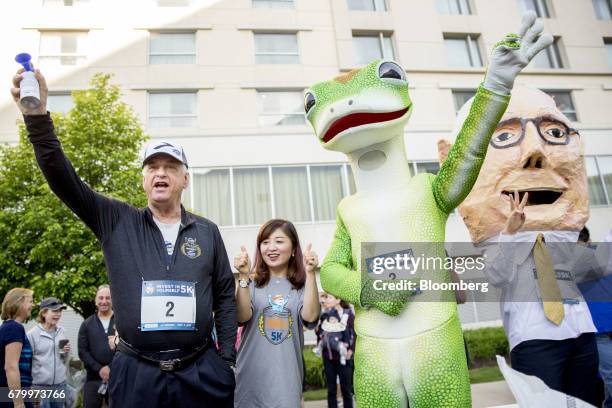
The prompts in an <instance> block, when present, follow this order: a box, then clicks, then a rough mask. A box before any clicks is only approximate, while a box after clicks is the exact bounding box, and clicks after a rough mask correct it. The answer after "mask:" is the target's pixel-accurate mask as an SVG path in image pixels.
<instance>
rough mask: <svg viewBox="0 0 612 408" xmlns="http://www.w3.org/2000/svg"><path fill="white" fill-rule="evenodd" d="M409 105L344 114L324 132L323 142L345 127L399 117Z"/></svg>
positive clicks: (386, 120) (406, 110)
mask: <svg viewBox="0 0 612 408" xmlns="http://www.w3.org/2000/svg"><path fill="white" fill-rule="evenodd" d="M408 109H410V106H409V107H407V108H405V109H402V110H398V111H395V112H378V113H371V112H360V113H351V114H350V115H346V116H343V117H341V118H340V119H338V120H336V121H335V122H334V123H333V124H332V125H331V126H330V127H329V129H327V132H325V135H324V136H323V142H325V143H327V142H329V141H330V140H332V139H333V138H334V137H335V136H336V135H338V134H339V133H342V132H344V131H345V130H347V129H350V128H354V127H357V126H362V125H367V124H370V123H380V122H388V121H390V120H395V119H399V118H401V117H402V116H404V115H405V114H406V112H408Z"/></svg>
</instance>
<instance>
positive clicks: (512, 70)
mask: <svg viewBox="0 0 612 408" xmlns="http://www.w3.org/2000/svg"><path fill="white" fill-rule="evenodd" d="M543 29H544V25H543V24H542V23H541V22H540V21H536V14H535V13H534V12H533V11H528V12H526V13H525V14H523V21H522V24H521V29H520V30H519V33H518V35H517V34H508V35H507V36H506V38H504V40H503V41H500V42H498V43H497V44H495V47H494V49H493V54H492V56H491V62H490V63H489V68H488V69H487V73H486V74H485V80H484V82H483V86H484V87H485V88H486V89H488V90H489V91H493V92H495V93H498V94H502V95H509V94H510V91H512V86H513V85H514V80H515V78H516V77H517V75H518V74H519V72H521V70H522V69H523V68H525V67H526V66H527V64H529V62H530V61H531V60H532V58H533V57H534V56H535V55H536V54H537V53H538V52H540V51H542V50H543V49H544V48H546V47H548V46H549V45H550V44H552V42H553V37H552V35H550V34H542V35H540V34H541V33H542V30H543Z"/></svg>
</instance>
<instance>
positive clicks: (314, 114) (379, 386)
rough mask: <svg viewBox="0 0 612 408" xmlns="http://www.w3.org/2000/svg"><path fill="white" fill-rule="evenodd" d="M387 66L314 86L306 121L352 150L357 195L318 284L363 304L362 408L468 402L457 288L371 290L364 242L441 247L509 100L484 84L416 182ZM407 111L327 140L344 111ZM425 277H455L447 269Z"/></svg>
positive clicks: (404, 87)
mask: <svg viewBox="0 0 612 408" xmlns="http://www.w3.org/2000/svg"><path fill="white" fill-rule="evenodd" d="M380 64H381V63H380V62H378V61H377V62H374V63H372V64H370V65H368V66H366V67H364V68H363V69H361V70H360V71H358V72H351V73H349V74H347V75H346V76H344V77H341V78H336V79H334V80H331V81H327V82H322V83H319V84H317V85H315V86H313V87H312V88H311V89H310V90H309V92H310V93H311V94H313V95H314V97H315V100H316V102H315V103H314V106H312V107H311V108H310V110H309V111H308V114H307V118H308V119H309V121H310V122H311V124H312V125H313V128H314V129H315V133H316V134H317V136H318V137H319V140H320V142H321V144H322V145H323V147H324V148H327V149H331V150H340V151H343V152H345V153H347V155H348V156H349V159H350V162H351V166H352V169H353V174H354V175H355V180H356V183H357V193H356V194H355V195H353V196H350V197H346V198H344V199H343V200H342V201H341V202H340V204H339V205H338V209H337V228H336V232H335V235H334V239H333V242H332V245H331V248H330V250H329V252H328V254H327V256H326V258H325V260H324V262H323V264H322V266H321V283H322V286H323V289H324V290H325V291H326V292H329V293H331V294H333V295H334V296H336V297H338V298H341V299H344V300H346V301H347V302H350V303H352V304H353V305H355V306H356V310H355V312H356V320H355V330H356V332H357V347H356V351H355V365H356V368H355V390H356V393H357V404H358V406H359V407H360V408H368V407H376V408H386V407H389V408H391V407H405V406H407V404H408V401H409V403H410V407H411V408H418V407H436V408H437V407H469V406H471V395H470V384H469V376H468V371H467V364H466V357H465V352H464V345H463V336H462V332H461V326H460V322H459V318H458V315H457V306H456V303H455V299H454V293H452V292H448V293H443V294H442V297H441V298H440V301H437V302H417V301H414V302H412V301H410V300H411V296H412V294H411V293H410V292H408V291H406V292H400V294H399V295H398V294H397V293H382V294H381V293H380V292H376V291H374V290H373V289H372V285H371V283H370V281H369V280H368V279H367V278H366V276H365V275H363V276H362V272H361V271H362V268H361V259H362V254H361V250H362V245H361V244H362V243H364V242H436V243H443V242H444V240H445V225H446V221H447V218H448V215H449V213H450V212H452V210H453V209H454V208H455V207H456V206H457V205H459V203H461V201H462V200H463V199H464V198H465V197H466V196H467V195H468V193H469V192H470V190H471V188H472V185H473V184H474V182H475V181H476V178H477V176H478V172H479V170H480V167H481V165H482V162H483V160H484V157H485V153H486V150H487V144H488V143H489V139H490V137H491V134H492V133H493V131H494V129H495V127H496V125H497V123H498V122H499V120H500V118H501V116H502V115H503V113H504V111H505V109H506V107H507V105H508V101H509V96H502V95H498V94H495V93H493V92H490V91H488V90H486V89H485V88H483V87H482V86H481V87H480V88H479V89H478V91H477V93H476V98H475V101H474V103H473V105H472V109H471V111H470V114H469V116H468V118H467V119H466V121H465V123H464V125H463V128H462V130H461V132H460V133H459V135H458V137H457V140H456V142H455V144H454V146H453V148H452V149H451V151H450V153H449V156H448V158H447V160H446V161H445V162H444V164H443V165H442V167H441V169H440V171H439V173H438V175H437V176H433V175H431V174H427V173H424V174H419V175H417V176H415V177H412V178H410V173H409V172H408V167H407V166H408V164H407V163H408V162H407V158H406V156H405V150H404V144H403V140H404V139H403V128H404V126H405V124H406V122H407V120H408V117H409V115H410V112H411V109H412V103H411V101H410V97H409V96H408V83H407V82H406V81H405V80H399V79H394V80H389V79H381V78H379V66H380ZM307 95H308V94H307ZM307 102H308V99H307ZM403 109H407V111H406V113H405V114H404V115H403V116H402V117H400V118H396V119H393V120H389V121H383V122H378V123H367V124H362V125H359V126H356V127H353V128H350V129H348V130H346V131H344V132H341V133H339V134H338V135H337V136H335V137H334V138H333V139H331V140H328V141H327V142H324V141H323V138H324V136H325V134H326V131H327V129H329V127H330V125H331V124H332V123H334V122H335V121H336V120H337V119H338V118H340V117H344V116H346V115H349V114H351V113H356V112H357V113H360V112H396V111H402V110H403ZM372 151H379V152H383V153H382V154H384V156H385V157H386V159H385V160H382V161H381V160H379V159H375V160H374V163H375V164H374V166H373V167H374V168H375V169H374V170H372V169H371V168H368V169H362V168H361V167H360V166H362V165H363V164H364V163H362V161H361V159H362V158H365V157H372V156H370V154H371V152H372ZM377 154H378V153H377ZM378 156H380V154H378ZM373 175H374V177H373ZM432 251H433V252H435V254H436V255H438V256H444V252H443V245H438V246H432ZM430 255H431V254H430ZM428 277H429V278H430V279H434V280H436V281H440V282H450V274H449V272H448V271H446V270H442V271H438V272H436V273H434V274H432V275H431V276H428Z"/></svg>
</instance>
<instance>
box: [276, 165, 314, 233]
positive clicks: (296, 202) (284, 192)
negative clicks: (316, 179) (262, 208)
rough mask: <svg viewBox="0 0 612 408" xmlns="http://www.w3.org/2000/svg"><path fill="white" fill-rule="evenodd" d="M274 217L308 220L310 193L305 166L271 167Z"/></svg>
mask: <svg viewBox="0 0 612 408" xmlns="http://www.w3.org/2000/svg"><path fill="white" fill-rule="evenodd" d="M272 180H273V186H274V207H275V215H274V216H275V217H276V218H282V219H286V220H292V221H297V222H304V221H310V220H311V219H312V217H311V214H310V194H309V191H308V174H307V170H306V166H292V167H273V168H272Z"/></svg>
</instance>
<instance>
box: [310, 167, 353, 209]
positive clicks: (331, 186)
mask: <svg viewBox="0 0 612 408" xmlns="http://www.w3.org/2000/svg"><path fill="white" fill-rule="evenodd" d="M345 168H346V169H347V170H348V174H350V176H352V173H351V169H350V167H348V166H343V165H318V166H310V181H311V184H312V201H313V211H314V219H315V221H329V220H334V219H336V208H337V207H338V203H339V202H340V200H342V197H343V196H345V195H348V194H349V191H350V182H348V183H346V184H348V185H347V186H345V182H344V177H343V169H345ZM347 181H349V180H347ZM353 183H354V181H353ZM347 188H348V189H349V191H345V190H346V189H347Z"/></svg>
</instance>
